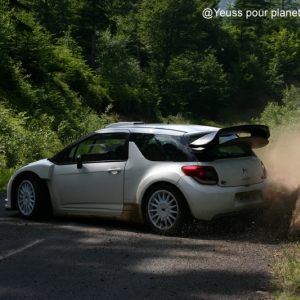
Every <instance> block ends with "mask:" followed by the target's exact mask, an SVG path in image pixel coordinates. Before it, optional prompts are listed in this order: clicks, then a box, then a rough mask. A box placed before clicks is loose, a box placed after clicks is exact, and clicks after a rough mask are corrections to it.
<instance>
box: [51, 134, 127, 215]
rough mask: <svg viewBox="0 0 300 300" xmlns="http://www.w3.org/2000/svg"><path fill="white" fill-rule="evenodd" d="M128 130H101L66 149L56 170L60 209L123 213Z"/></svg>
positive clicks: (54, 184) (54, 189)
mask: <svg viewBox="0 0 300 300" xmlns="http://www.w3.org/2000/svg"><path fill="white" fill-rule="evenodd" d="M127 156H128V133H124V132H120V133H101V134H100V133H97V134H95V135H92V136H89V137H88V138H87V139H85V140H83V141H80V142H79V143H78V144H75V145H73V147H71V148H70V149H68V150H67V151H66V153H65V154H64V156H63V158H62V160H61V162H60V163H59V164H56V165H55V166H54V169H53V173H52V180H51V186H52V192H53V194H54V199H55V202H56V205H57V207H58V209H59V210H61V211H65V212H70V213H79V214H81V213H82V214H86V213H88V214H99V215H120V214H121V213H122V209H123V190H124V169H125V165H126V162H127Z"/></svg>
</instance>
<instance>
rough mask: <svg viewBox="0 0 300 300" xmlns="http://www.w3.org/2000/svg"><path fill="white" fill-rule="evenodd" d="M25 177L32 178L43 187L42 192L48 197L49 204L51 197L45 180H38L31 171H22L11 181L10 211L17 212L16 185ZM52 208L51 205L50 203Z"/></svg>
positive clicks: (37, 176) (36, 175)
mask: <svg viewBox="0 0 300 300" xmlns="http://www.w3.org/2000/svg"><path fill="white" fill-rule="evenodd" d="M27 176H31V177H34V178H35V179H37V180H38V181H40V183H41V184H42V185H43V190H44V191H45V192H46V193H47V195H48V196H49V199H50V202H51V196H50V191H49V187H48V184H47V182H46V179H43V178H40V177H39V175H38V174H36V173H35V172H32V171H28V170H26V171H23V172H20V173H19V174H17V175H16V177H15V178H14V179H13V182H12V184H11V206H12V210H18V204H17V194H18V184H19V183H20V182H21V180H22V179H24V178H26V177H27ZM51 207H52V203H51Z"/></svg>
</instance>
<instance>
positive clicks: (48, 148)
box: [0, 105, 61, 169]
mask: <svg viewBox="0 0 300 300" xmlns="http://www.w3.org/2000/svg"><path fill="white" fill-rule="evenodd" d="M0 108H1V109H0V128H1V134H0V163H1V164H2V165H4V166H5V167H6V168H8V169H11V168H16V167H18V166H21V165H24V164H25V163H28V162H31V161H35V160H37V159H40V158H41V157H48V156H51V155H52V154H54V153H55V152H56V151H57V150H58V149H59V148H60V147H61V143H60V142H59V140H58V138H57V136H56V134H55V133H54V132H53V131H52V130H51V128H50V127H51V122H52V121H53V118H50V117H48V116H46V115H42V116H40V119H39V120H37V119H32V118H30V117H28V116H26V113H18V114H17V115H15V114H14V112H13V111H12V110H10V109H7V108H5V107H4V106H3V105H0Z"/></svg>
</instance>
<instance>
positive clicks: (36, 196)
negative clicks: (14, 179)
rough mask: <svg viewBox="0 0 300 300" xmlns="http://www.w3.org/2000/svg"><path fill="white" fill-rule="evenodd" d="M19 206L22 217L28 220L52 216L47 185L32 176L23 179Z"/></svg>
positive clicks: (20, 186) (18, 201)
mask: <svg viewBox="0 0 300 300" xmlns="http://www.w3.org/2000/svg"><path fill="white" fill-rule="evenodd" d="M17 205H18V209H19V212H20V213H21V215H22V216H23V217H25V218H28V219H34V218H38V217H42V216H46V215H47V214H50V211H51V204H50V198H49V193H48V191H47V190H45V183H44V182H42V180H41V179H39V178H35V177H33V176H30V175H29V176H26V177H24V178H22V179H21V180H20V182H19V184H18V190H17Z"/></svg>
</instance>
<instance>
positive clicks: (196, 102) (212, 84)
mask: <svg viewBox="0 0 300 300" xmlns="http://www.w3.org/2000/svg"><path fill="white" fill-rule="evenodd" d="M166 82H167V83H166V85H167V89H168V93H167V94H166V95H165V97H164V98H163V101H162V106H163V105H165V106H166V107H164V109H163V110H164V111H168V112H170V111H171V112H176V110H177V111H178V109H181V110H180V112H187V111H188V112H192V116H194V117H195V116H196V117H198V118H205V119H210V118H215V119H217V118H218V112H219V110H220V109H221V108H222V107H224V106H225V99H226V97H227V96H228V84H227V79H226V75H225V74H224V71H223V69H222V66H221V65H220V64H219V63H218V62H217V59H216V57H215V55H214V53H213V51H211V50H208V51H206V52H205V53H204V54H203V55H201V56H200V55H199V54H197V53H193V52H191V53H186V54H185V55H181V56H178V57H176V58H174V59H173V60H172V61H171V64H170V67H169V69H168V71H167V74H166Z"/></svg>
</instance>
